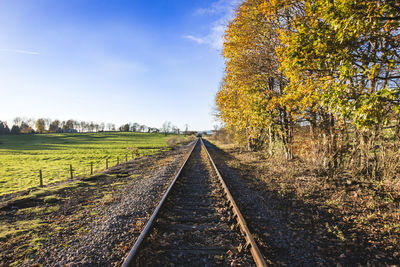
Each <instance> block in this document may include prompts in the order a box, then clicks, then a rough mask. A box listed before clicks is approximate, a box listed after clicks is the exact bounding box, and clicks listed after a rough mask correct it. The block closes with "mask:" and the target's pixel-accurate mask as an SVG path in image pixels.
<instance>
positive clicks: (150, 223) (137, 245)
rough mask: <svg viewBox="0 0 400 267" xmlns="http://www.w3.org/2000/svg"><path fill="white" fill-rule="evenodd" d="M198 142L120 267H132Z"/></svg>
mask: <svg viewBox="0 0 400 267" xmlns="http://www.w3.org/2000/svg"><path fill="white" fill-rule="evenodd" d="M198 142H199V139H197V141H196V142H195V143H194V145H193V147H192V149H191V150H190V152H189V153H188V155H187V157H186V159H185V161H184V162H183V164H182V166H181V167H180V169H179V171H178V173H177V174H176V175H175V178H174V180H172V182H171V184H170V185H169V187H168V189H167V191H166V192H165V194H164V196H163V197H162V199H161V200H160V202H159V203H158V205H157V208H156V209H155V210H154V212H153V214H152V215H151V217H150V219H149V221H148V222H147V224H146V226H145V228H144V229H143V231H142V232H141V234H140V236H139V237H138V239H137V240H136V242H135V245H134V246H133V248H132V249H131V251H130V252H129V254H128V256H127V257H126V258H125V260H124V263H123V264H122V267H128V266H133V261H134V259H135V256H136V254H137V252H138V251H139V248H140V246H141V245H142V243H143V240H144V239H145V238H146V236H147V234H148V233H149V231H150V229H151V227H152V226H153V222H154V221H155V219H156V217H157V215H158V212H159V211H160V209H161V206H162V205H163V203H164V201H165V199H166V198H167V196H168V194H169V192H170V191H171V189H172V187H173V186H174V184H175V182H176V180H177V179H178V177H179V175H180V174H181V172H182V170H183V167H184V166H185V164H186V162H187V161H188V159H189V157H190V156H191V155H192V152H193V150H194V148H195V147H196V145H197V143H198Z"/></svg>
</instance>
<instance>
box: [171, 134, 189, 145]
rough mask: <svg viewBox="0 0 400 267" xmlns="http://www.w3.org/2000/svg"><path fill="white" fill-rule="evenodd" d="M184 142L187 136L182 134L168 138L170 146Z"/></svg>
mask: <svg viewBox="0 0 400 267" xmlns="http://www.w3.org/2000/svg"><path fill="white" fill-rule="evenodd" d="M183 142H185V138H184V137H183V136H180V135H175V136H171V137H170V138H168V140H167V144H168V146H169V147H174V146H176V145H179V144H180V143H183Z"/></svg>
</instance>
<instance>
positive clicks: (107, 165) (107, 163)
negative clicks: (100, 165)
mask: <svg viewBox="0 0 400 267" xmlns="http://www.w3.org/2000/svg"><path fill="white" fill-rule="evenodd" d="M107 169H108V158H106V170H107Z"/></svg>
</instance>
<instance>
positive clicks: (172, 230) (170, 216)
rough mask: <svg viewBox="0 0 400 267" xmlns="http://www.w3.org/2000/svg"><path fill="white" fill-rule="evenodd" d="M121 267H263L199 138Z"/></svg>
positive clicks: (263, 263) (257, 251) (233, 203)
mask: <svg viewBox="0 0 400 267" xmlns="http://www.w3.org/2000/svg"><path fill="white" fill-rule="evenodd" d="M123 266H124V267H127V266H191V267H192V266H266V263H265V261H264V259H263V257H262V255H261V253H260V251H259V249H258V247H257V245H256V243H255V241H254V239H253V237H252V235H251V233H250V231H249V229H248V228H247V225H246V222H245V220H244V218H243V216H242V214H241V213H240V211H239V209H238V207H237V205H236V203H235V201H234V200H233V197H232V195H231V194H230V192H229V189H228V187H227V186H226V184H225V182H224V181H223V179H222V176H221V175H220V173H219V171H218V169H217V167H216V166H215V164H214V162H213V160H212V158H211V156H210V154H209V153H208V151H207V149H206V147H205V146H204V143H203V140H202V139H201V138H199V139H198V140H197V142H196V143H195V144H194V145H193V148H192V150H191V151H190V153H189V154H188V156H187V157H186V159H185V161H184V163H183V164H182V166H181V168H180V170H179V171H178V173H177V175H176V177H175V178H174V180H173V181H172V182H171V185H170V186H169V188H168V189H167V191H166V193H165V194H164V196H163V197H162V199H161V201H160V203H159V205H158V206H157V208H156V209H155V211H154V213H153V214H152V216H151V217H150V219H149V221H148V223H147V225H146V226H145V228H144V230H143V231H142V233H141V234H140V236H139V238H138V240H137V241H136V243H135V245H134V247H133V248H132V250H131V251H130V253H129V254H128V256H127V257H126V259H125V261H124V263H123Z"/></svg>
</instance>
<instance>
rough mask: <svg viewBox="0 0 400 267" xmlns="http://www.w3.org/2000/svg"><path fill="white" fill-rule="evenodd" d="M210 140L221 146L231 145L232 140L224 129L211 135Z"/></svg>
mask: <svg viewBox="0 0 400 267" xmlns="http://www.w3.org/2000/svg"><path fill="white" fill-rule="evenodd" d="M211 139H212V140H214V141H218V142H220V143H221V144H231V143H233V140H232V137H231V135H230V133H229V132H228V131H227V130H226V129H224V128H222V129H220V130H218V131H216V132H215V133H214V134H213V135H212V137H211Z"/></svg>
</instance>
